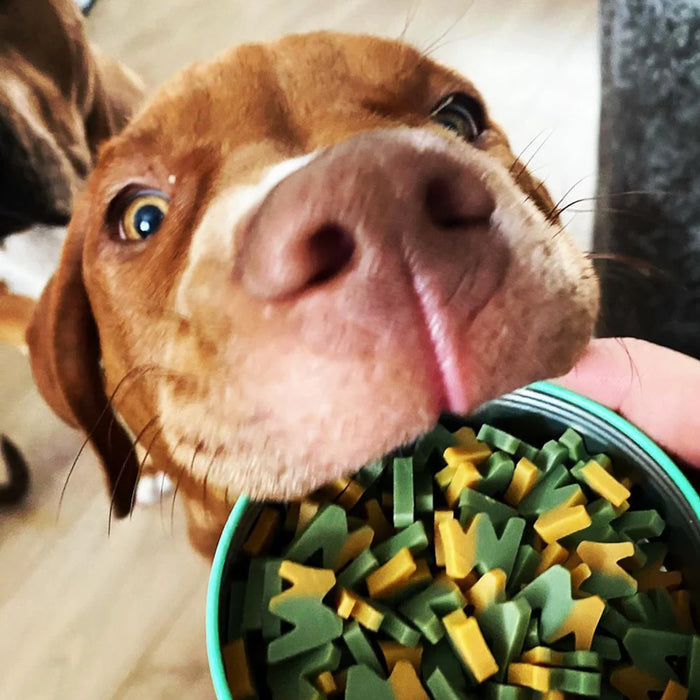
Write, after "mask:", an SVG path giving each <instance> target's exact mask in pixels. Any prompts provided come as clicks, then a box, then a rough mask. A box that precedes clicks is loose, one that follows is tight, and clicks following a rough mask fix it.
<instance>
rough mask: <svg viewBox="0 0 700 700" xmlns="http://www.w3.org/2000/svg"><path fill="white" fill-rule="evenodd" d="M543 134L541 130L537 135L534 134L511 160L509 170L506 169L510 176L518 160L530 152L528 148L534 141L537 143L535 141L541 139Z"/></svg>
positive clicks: (543, 131)
mask: <svg viewBox="0 0 700 700" xmlns="http://www.w3.org/2000/svg"><path fill="white" fill-rule="evenodd" d="M545 133H546V132H545V130H544V129H542V131H540V133H539V134H536V135H535V136H533V137H532V138H531V139H530V140H529V141H528V142H527V144H526V145H525V147H524V148H523V149H522V150H521V151H520V152H519V153H518V155H517V156H515V158H514V159H513V162H512V163H511V166H510V168H508V172H509V173H511V174H512V173H513V168H514V167H515V166H516V165H517V164H518V163H519V162H520V159H521V158H523V157H524V156H525V154H526V153H527V152H528V151H529V150H530V146H532V145H533V144H534V143H535V141H537V139H539V138H542V136H544V134H545Z"/></svg>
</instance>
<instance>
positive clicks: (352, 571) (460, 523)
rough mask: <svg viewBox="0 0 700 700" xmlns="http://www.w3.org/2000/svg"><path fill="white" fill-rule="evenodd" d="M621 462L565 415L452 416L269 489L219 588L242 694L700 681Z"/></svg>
mask: <svg viewBox="0 0 700 700" xmlns="http://www.w3.org/2000/svg"><path fill="white" fill-rule="evenodd" d="M612 471H613V469H612V465H611V463H610V459H608V457H606V456H605V455H602V454H597V455H589V454H588V453H587V451H586V447H585V445H584V443H583V441H582V439H581V437H580V436H579V435H578V434H577V433H576V432H574V431H573V430H570V429H569V430H567V431H566V432H565V433H564V434H563V435H562V436H561V437H560V438H559V439H558V440H551V441H550V442H548V443H546V444H545V445H544V446H543V447H542V448H541V449H536V448H535V447H533V446H531V445H529V444H527V443H525V442H523V441H521V440H519V439H517V438H515V437H513V436H511V435H509V434H507V433H505V432H503V431H501V430H498V429H496V428H493V427H491V426H488V425H484V426H482V427H481V429H480V431H479V433H478V435H476V434H475V433H474V431H473V430H471V429H470V428H461V429H460V430H458V431H457V432H455V433H451V432H449V431H448V430H447V429H446V428H444V427H442V426H438V427H437V428H436V429H435V430H434V431H433V432H432V433H430V434H429V435H427V436H425V437H424V438H422V439H421V440H420V441H419V442H418V443H417V444H416V445H415V447H414V448H412V450H410V453H409V451H406V452H404V453H403V454H400V455H399V456H392V457H387V458H385V459H384V460H381V461H379V462H376V463H372V464H370V465H368V466H366V467H365V468H364V469H362V470H361V471H360V472H359V473H358V474H357V475H356V476H355V478H354V479H344V480H341V481H339V482H337V483H335V484H333V485H332V486H330V487H328V488H326V489H324V490H323V491H322V492H319V493H317V494H314V496H313V497H312V498H310V499H308V500H306V501H304V502H303V503H301V504H291V505H289V506H287V507H282V506H265V507H264V508H263V509H262V511H261V513H260V515H259V517H258V519H257V521H256V522H255V524H254V526H253V528H252V529H251V531H250V534H249V536H248V538H247V540H246V541H245V543H244V544H243V546H242V553H241V554H240V556H239V560H238V563H237V564H236V566H235V567H234V570H233V574H232V577H231V580H229V581H227V582H224V588H223V589H222V590H223V591H224V592H225V595H230V610H229V611H228V619H227V622H226V625H225V629H224V630H223V634H222V637H223V640H224V642H225V643H224V645H223V648H222V653H223V658H224V665H225V668H226V674H227V679H228V682H229V686H230V690H231V694H232V696H233V698H235V700H240V699H243V698H253V697H259V698H266V697H272V698H274V699H275V700H311V699H312V698H325V697H331V698H332V697H345V698H347V699H348V700H385V699H386V700H390V699H392V698H398V699H399V700H429V699H430V698H432V699H433V700H464V699H467V698H492V699H497V700H528V699H530V698H548V699H549V700H555V699H557V698H570V697H574V698H575V697H594V698H610V699H613V698H633V699H637V698H639V699H644V700H653V699H654V698H663V700H684V699H685V698H690V699H691V700H693V699H698V698H700V636H698V635H697V633H696V632H695V626H694V623H693V615H694V614H696V613H697V611H694V610H692V603H691V600H690V596H689V593H688V592H687V591H686V590H685V589H684V588H683V581H682V577H681V574H680V572H678V571H676V570H672V568H671V567H670V566H668V567H667V566H666V562H665V560H666V551H667V548H666V545H665V543H664V540H663V532H664V526H665V523H664V521H663V519H662V518H661V516H660V515H659V513H658V512H657V511H656V510H638V509H635V508H634V507H632V508H631V507H630V504H634V502H635V497H634V495H632V494H631V491H630V489H632V488H633V486H632V484H631V482H630V481H629V479H626V478H620V479H618V478H615V476H613V474H612ZM226 586H230V592H229V590H228V589H227V588H226Z"/></svg>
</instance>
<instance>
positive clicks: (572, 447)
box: [559, 428, 588, 462]
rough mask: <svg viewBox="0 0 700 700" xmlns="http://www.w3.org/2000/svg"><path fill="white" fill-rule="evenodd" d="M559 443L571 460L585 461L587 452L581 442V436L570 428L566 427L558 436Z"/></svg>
mask: <svg viewBox="0 0 700 700" xmlns="http://www.w3.org/2000/svg"><path fill="white" fill-rule="evenodd" d="M559 444H560V445H562V446H563V447H565V448H566V450H567V452H568V455H569V459H570V460H571V461H572V462H579V461H582V460H583V461H584V462H585V461H586V460H587V459H588V452H586V446H585V445H584V444H583V438H582V437H581V436H580V435H579V434H578V433H577V432H576V431H575V430H572V429H571V428H567V429H566V430H565V431H564V434H563V435H562V436H561V437H560V438H559Z"/></svg>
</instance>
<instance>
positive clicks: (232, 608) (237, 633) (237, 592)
mask: <svg viewBox="0 0 700 700" xmlns="http://www.w3.org/2000/svg"><path fill="white" fill-rule="evenodd" d="M245 592H246V585H245V581H231V590H230V592H229V606H228V622H227V625H226V641H229V642H230V641H233V640H234V639H240V638H241V636H242V634H243V611H244V610H245V603H244V600H245Z"/></svg>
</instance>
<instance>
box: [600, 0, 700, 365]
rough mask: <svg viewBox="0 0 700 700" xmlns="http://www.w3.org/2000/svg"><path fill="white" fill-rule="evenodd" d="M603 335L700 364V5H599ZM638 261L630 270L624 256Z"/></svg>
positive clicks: (619, 0)
mask: <svg viewBox="0 0 700 700" xmlns="http://www.w3.org/2000/svg"><path fill="white" fill-rule="evenodd" d="M600 20H601V33H602V37H601V38H602V79H603V91H602V111H601V125H600V151H599V166H600V179H599V195H600V198H599V200H598V210H597V215H596V222H595V236H594V250H595V251H596V252H603V253H612V254H614V256H619V258H620V259H619V260H618V261H617V262H616V261H607V262H604V263H602V265H601V266H600V267H599V272H600V274H601V282H602V291H603V297H602V314H601V321H600V325H599V335H603V336H610V335H631V336H636V337H639V338H645V339H647V340H651V341H653V342H656V343H659V344H661V345H666V346H668V347H672V348H675V349H677V350H680V351H682V352H685V353H687V354H689V355H694V356H695V357H700V196H698V193H699V192H700V168H698V162H700V53H699V52H698V46H700V0H674V2H655V1H654V2H652V1H651V0H602V1H601V4H600ZM630 258H631V259H637V260H640V261H642V264H641V265H635V264H634V262H633V261H632V263H633V264H632V265H627V262H626V259H630Z"/></svg>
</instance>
